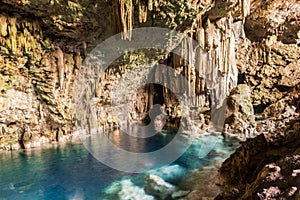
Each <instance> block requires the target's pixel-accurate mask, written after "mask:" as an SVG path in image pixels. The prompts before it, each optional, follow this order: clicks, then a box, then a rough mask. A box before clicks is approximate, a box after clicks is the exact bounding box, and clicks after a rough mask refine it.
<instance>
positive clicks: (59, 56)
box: [56, 47, 65, 90]
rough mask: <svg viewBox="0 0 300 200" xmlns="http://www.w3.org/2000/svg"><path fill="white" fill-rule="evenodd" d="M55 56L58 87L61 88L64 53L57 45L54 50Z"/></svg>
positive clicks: (63, 71)
mask: <svg viewBox="0 0 300 200" xmlns="http://www.w3.org/2000/svg"><path fill="white" fill-rule="evenodd" d="M56 58H57V71H58V80H59V87H60V89H61V90H62V89H63V84H64V73H65V69H64V54H63V52H62V50H61V49H60V48H59V47H57V50H56Z"/></svg>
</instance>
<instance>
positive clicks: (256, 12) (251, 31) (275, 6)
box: [245, 0, 300, 44]
mask: <svg viewBox="0 0 300 200" xmlns="http://www.w3.org/2000/svg"><path fill="white" fill-rule="evenodd" d="M299 9H300V5H299V2H298V1H297V0H287V1H278V0H268V1H261V0H258V1H253V2H252V4H251V14H250V15H249V16H248V17H247V19H246V23H245V31H246V34H247V37H248V38H249V39H251V40H252V41H262V40H263V39H265V38H267V37H268V36H272V35H276V36H277V37H278V41H281V42H283V43H285V44H294V43H296V40H297V39H298V36H297V33H298V32H299V31H300V14H299Z"/></svg>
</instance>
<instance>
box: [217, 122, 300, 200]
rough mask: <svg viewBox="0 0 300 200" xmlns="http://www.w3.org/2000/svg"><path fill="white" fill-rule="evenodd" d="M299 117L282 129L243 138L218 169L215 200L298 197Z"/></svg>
mask: <svg viewBox="0 0 300 200" xmlns="http://www.w3.org/2000/svg"><path fill="white" fill-rule="evenodd" d="M299 125H300V118H299V117H298V118H296V120H293V121H291V122H290V124H289V126H287V127H285V128H277V130H275V131H273V132H270V133H265V134H261V135H259V136H257V137H255V138H251V139H247V140H246V141H245V142H243V143H242V144H241V146H240V147H239V148H238V149H237V150H236V152H235V153H234V154H232V155H231V156H230V158H228V159H227V160H226V161H225V162H224V163H223V165H222V167H221V169H220V176H221V184H222V186H223V189H224V192H223V193H222V194H221V195H219V197H218V198H217V199H239V198H241V199H261V198H263V199H264V198H265V199H268V198H271V197H273V198H279V197H285V198H287V199H296V196H298V197H299V194H298V193H299V189H298V188H299V187H300V185H299V184H300V182H299V174H298V173H297V170H298V169H299V156H300V155H299V152H300V149H299V146H300V143H299V141H300V140H299V138H300V127H299Z"/></svg>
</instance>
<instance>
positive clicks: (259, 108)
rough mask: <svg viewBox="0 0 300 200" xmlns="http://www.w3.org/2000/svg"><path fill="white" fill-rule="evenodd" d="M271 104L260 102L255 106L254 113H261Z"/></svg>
mask: <svg viewBox="0 0 300 200" xmlns="http://www.w3.org/2000/svg"><path fill="white" fill-rule="evenodd" d="M270 105H271V104H269V103H268V104H259V105H257V106H253V109H254V114H260V113H263V112H264V110H265V109H266V108H267V107H268V106H270Z"/></svg>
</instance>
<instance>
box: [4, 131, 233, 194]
mask: <svg viewBox="0 0 300 200" xmlns="http://www.w3.org/2000/svg"><path fill="white" fill-rule="evenodd" d="M112 138H114V137H113V136H112ZM172 138H173V136H172V135H171V134H170V135H169V134H157V135H156V136H154V137H152V138H151V139H149V140H147V142H145V140H144V139H137V138H132V137H128V136H126V135H123V134H119V135H118V138H117V140H118V141H119V144H118V145H119V146H120V147H122V148H126V149H128V150H131V151H139V152H148V151H153V150H155V149H159V148H160V147H162V146H163V145H165V144H166V143H168V142H170V140H172ZM115 139H116V138H115ZM237 145H238V141H237V140H224V139H223V138H222V137H221V136H220V135H218V134H215V135H209V136H202V137H198V138H197V139H195V141H194V142H193V143H192V145H191V146H190V147H189V148H188V150H187V151H186V152H185V153H184V154H183V155H182V156H181V157H180V158H179V159H177V160H176V161H175V162H173V163H171V164H169V165H168V166H164V167H162V168H161V169H159V170H156V171H155V170H154V171H153V170H152V171H151V172H148V173H156V172H157V173H159V171H164V170H169V169H175V171H174V172H172V173H170V174H169V175H165V176H166V177H163V178H166V179H167V181H169V182H171V183H176V182H177V181H178V180H179V179H183V178H184V177H185V176H186V175H187V174H188V173H189V172H190V171H192V170H194V169H196V168H202V167H206V166H211V165H214V164H215V163H216V162H217V161H220V160H222V159H224V158H226V157H228V155H229V154H230V153H232V152H233V151H234V149H235V148H236V147H237ZM128 162H130V161H128ZM176 170H177V171H176ZM143 178H144V174H129V173H124V172H120V171H117V170H114V169H111V168H110V167H107V166H106V165H104V164H102V163H101V162H99V161H98V160H97V159H95V158H94V157H93V156H92V155H91V154H90V153H89V151H88V150H87V149H86V147H85V146H84V145H83V144H80V143H67V144H60V145H58V144H53V145H48V146H44V147H42V148H36V149H28V150H20V151H18V152H1V153H0V199H1V200H2V199H7V200H13V199H18V200H23V199H24V200H25V199H26V200H27V199H28V200H29V199H30V200H34V199H45V200H48V199H49V200H51V199H55V200H60V199H62V200H63V199H87V200H88V199H91V200H92V199H93V200H94V199H101V200H102V199H115V198H116V195H112V194H111V193H113V192H118V191H114V188H113V186H114V185H116V184H117V183H120V181H121V180H123V181H124V180H130V181H131V182H130V184H134V186H137V187H139V188H143V187H144V185H143V184H144V180H143ZM130 187H132V185H131V186H130Z"/></svg>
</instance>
